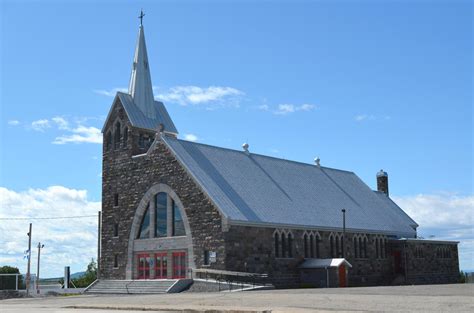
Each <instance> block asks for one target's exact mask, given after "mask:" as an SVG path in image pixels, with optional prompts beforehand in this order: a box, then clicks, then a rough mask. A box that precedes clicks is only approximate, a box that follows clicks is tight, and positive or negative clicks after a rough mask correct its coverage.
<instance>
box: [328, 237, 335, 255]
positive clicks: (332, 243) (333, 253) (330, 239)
mask: <svg viewBox="0 0 474 313" xmlns="http://www.w3.org/2000/svg"><path fill="white" fill-rule="evenodd" d="M329 244H330V246H331V258H334V256H335V248H334V235H333V234H331V235H329Z"/></svg>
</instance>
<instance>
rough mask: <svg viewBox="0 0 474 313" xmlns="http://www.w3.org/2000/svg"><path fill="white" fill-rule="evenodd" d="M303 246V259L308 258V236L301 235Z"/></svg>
mask: <svg viewBox="0 0 474 313" xmlns="http://www.w3.org/2000/svg"><path fill="white" fill-rule="evenodd" d="M303 244H304V257H305V258H309V255H310V254H309V242H308V234H306V233H305V234H304V235H303Z"/></svg>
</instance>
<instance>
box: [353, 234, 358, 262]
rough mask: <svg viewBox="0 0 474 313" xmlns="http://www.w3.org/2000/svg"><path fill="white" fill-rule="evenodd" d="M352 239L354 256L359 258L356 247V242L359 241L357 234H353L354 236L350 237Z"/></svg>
mask: <svg viewBox="0 0 474 313" xmlns="http://www.w3.org/2000/svg"><path fill="white" fill-rule="evenodd" d="M352 241H353V246H354V257H355V258H356V259H358V258H359V249H358V247H357V246H358V243H359V240H358V238H357V236H354V238H352Z"/></svg>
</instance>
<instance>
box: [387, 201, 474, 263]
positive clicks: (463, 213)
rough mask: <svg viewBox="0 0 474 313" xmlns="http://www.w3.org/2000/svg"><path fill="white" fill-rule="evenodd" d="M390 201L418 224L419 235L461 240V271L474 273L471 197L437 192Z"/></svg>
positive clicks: (428, 237) (473, 208)
mask: <svg viewBox="0 0 474 313" xmlns="http://www.w3.org/2000/svg"><path fill="white" fill-rule="evenodd" d="M392 198H393V200H394V201H395V202H396V203H397V204H398V205H399V206H400V207H401V208H402V209H403V210H404V211H405V212H406V213H407V214H408V215H409V216H410V217H412V218H413V219H414V220H415V221H416V222H417V223H418V224H420V227H419V228H418V235H419V236H422V237H424V238H427V239H431V238H432V239H440V240H454V241H460V244H459V251H460V263H461V268H464V269H471V270H474V196H473V195H468V196H460V195H457V194H453V193H437V194H419V195H414V196H402V197H397V196H394V197H392ZM433 236H434V237H433Z"/></svg>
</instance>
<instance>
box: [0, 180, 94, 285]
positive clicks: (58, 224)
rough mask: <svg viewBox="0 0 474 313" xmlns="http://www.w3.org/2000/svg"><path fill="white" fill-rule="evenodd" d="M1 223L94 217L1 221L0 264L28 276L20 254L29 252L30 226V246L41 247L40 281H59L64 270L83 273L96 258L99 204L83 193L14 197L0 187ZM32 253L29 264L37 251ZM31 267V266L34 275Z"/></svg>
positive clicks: (51, 190)
mask: <svg viewBox="0 0 474 313" xmlns="http://www.w3.org/2000/svg"><path fill="white" fill-rule="evenodd" d="M0 203H1V204H2V205H1V206H0V218H14V217H28V218H32V217H33V218H34V217H42V218H44V217H61V216H82V215H94V216H93V217H88V218H78V219H57V220H31V221H30V220H6V221H1V222H0V238H2V240H0V265H11V266H16V267H18V268H19V269H20V271H21V272H22V273H25V272H26V260H24V259H23V252H24V251H25V250H26V249H27V243H28V241H27V240H28V237H27V236H26V233H27V231H28V225H29V223H30V222H32V223H33V231H32V241H33V243H34V244H35V243H37V242H41V243H43V244H44V245H45V247H44V249H43V250H42V252H41V264H42V266H41V273H42V276H43V277H54V276H56V277H57V276H62V273H63V270H64V266H71V268H72V271H73V272H76V271H82V270H84V269H85V267H86V265H87V263H88V262H89V261H90V259H91V258H96V255H97V217H96V215H97V212H98V211H99V210H100V208H101V203H100V202H94V201H90V200H89V199H88V197H87V191H86V190H77V189H70V188H67V187H63V186H51V187H48V188H46V189H29V190H27V191H21V192H16V191H13V190H9V189H7V188H4V187H0ZM34 244H33V249H32V262H33V264H35V262H36V257H37V256H36V251H37V249H34ZM35 268H36V267H35V266H33V267H32V269H33V272H35Z"/></svg>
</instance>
